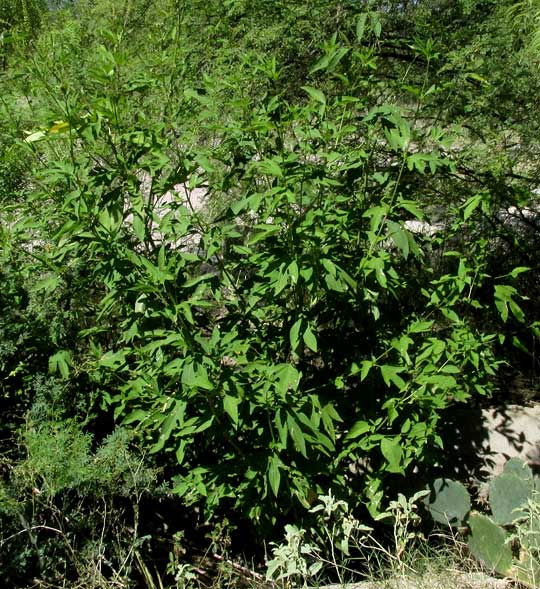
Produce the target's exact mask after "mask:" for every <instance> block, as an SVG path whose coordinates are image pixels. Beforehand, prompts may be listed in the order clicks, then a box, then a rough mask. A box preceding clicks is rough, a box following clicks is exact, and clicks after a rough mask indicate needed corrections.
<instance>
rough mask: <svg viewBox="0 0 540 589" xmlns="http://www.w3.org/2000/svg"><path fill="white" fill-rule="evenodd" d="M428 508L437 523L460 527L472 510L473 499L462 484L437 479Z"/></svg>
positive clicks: (428, 501) (428, 499)
mask: <svg viewBox="0 0 540 589" xmlns="http://www.w3.org/2000/svg"><path fill="white" fill-rule="evenodd" d="M426 507H427V509H428V510H429V512H430V513H431V517H432V518H433V519H434V520H435V521H436V522H438V523H441V524H450V525H458V526H459V525H462V523H463V522H464V520H465V518H466V516H467V514H468V513H469V511H470V510H471V499H470V497H469V493H468V491H467V489H466V488H465V487H464V486H463V485H462V484H461V483H458V482H457V481H452V480H450V479H436V480H435V482H434V483H433V492H432V493H431V495H430V496H429V497H428V498H427V500H426Z"/></svg>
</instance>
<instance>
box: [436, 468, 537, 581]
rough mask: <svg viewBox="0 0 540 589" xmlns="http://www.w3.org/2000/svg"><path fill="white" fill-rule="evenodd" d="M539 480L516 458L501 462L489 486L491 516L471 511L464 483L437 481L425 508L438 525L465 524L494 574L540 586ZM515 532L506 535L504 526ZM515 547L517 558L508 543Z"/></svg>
mask: <svg viewBox="0 0 540 589" xmlns="http://www.w3.org/2000/svg"><path fill="white" fill-rule="evenodd" d="M538 497H540V479H539V478H538V477H535V476H533V473H532V471H531V469H530V467H529V466H527V465H526V464H524V463H523V462H522V461H521V460H520V459H518V458H512V459H511V460H508V462H507V463H506V464H505V467H504V470H503V473H502V474H500V475H498V476H496V477H494V478H493V479H492V480H491V482H490V485H489V503H490V507H491V514H492V515H491V517H488V516H486V515H481V514H479V513H471V514H470V515H469V519H468V520H466V517H467V514H468V513H469V510H470V506H471V503H470V498H469V494H468V492H467V490H466V489H465V487H464V486H463V485H461V484H460V483H458V482H456V481H451V480H447V479H437V480H436V481H435V482H434V484H433V492H432V494H431V496H430V497H429V499H428V500H426V507H427V509H428V510H429V512H430V513H431V516H432V517H433V519H434V520H435V521H437V522H439V523H443V524H447V525H448V524H451V525H461V524H462V523H463V522H465V523H466V524H468V526H469V530H470V533H469V537H468V546H469V550H470V552H471V554H472V555H473V556H475V557H476V558H477V559H478V560H479V561H480V562H482V563H483V564H484V565H485V566H486V567H487V568H488V569H490V570H491V571H492V572H496V573H498V574H500V575H504V576H506V577H510V578H512V579H514V580H515V581H518V582H519V583H521V584H522V585H525V586H527V587H530V588H537V587H540V502H539V501H538ZM505 526H506V527H507V528H509V527H510V526H512V527H511V530H514V533H513V534H512V535H509V533H508V532H507V530H506V529H505ZM511 546H513V547H519V549H520V552H519V559H518V558H515V557H514V554H513V551H512V547H511Z"/></svg>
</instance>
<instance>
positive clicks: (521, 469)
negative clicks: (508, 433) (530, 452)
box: [503, 458, 533, 481]
mask: <svg viewBox="0 0 540 589" xmlns="http://www.w3.org/2000/svg"><path fill="white" fill-rule="evenodd" d="M503 473H504V474H513V475H515V476H517V477H519V478H520V479H523V480H525V481H530V480H532V478H533V472H532V470H531V467H530V466H529V465H528V464H526V463H525V462H523V460H521V458H510V459H509V460H507V461H506V463H505V465H504V469H503Z"/></svg>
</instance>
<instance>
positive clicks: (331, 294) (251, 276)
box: [28, 20, 497, 528]
mask: <svg viewBox="0 0 540 589" xmlns="http://www.w3.org/2000/svg"><path fill="white" fill-rule="evenodd" d="M377 22H378V21H376V20H373V23H374V24H373V23H372V26H373V27H374V28H375V29H376V28H377V24H376V23H377ZM376 33H377V31H376ZM115 38H116V37H115ZM345 56H347V60H346V59H345ZM94 59H95V63H94V64H93V66H92V67H91V68H90V69H89V72H90V73H89V80H90V81H91V83H92V84H93V85H94V90H93V93H94V94H90V95H89V96H87V97H86V100H88V101H89V104H88V105H86V106H85V110H86V114H85V115H81V114H80V110H79V109H80V108H81V105H78V104H74V105H73V109H74V110H71V111H69V112H66V113H62V116H63V117H64V118H65V122H64V123H55V125H53V126H52V127H49V128H48V129H45V130H44V131H40V132H39V134H37V135H35V136H32V137H31V138H29V139H28V141H30V144H31V145H32V148H33V149H36V150H38V151H43V152H44V153H49V152H50V151H51V150H53V148H54V149H55V150H57V151H58V152H59V153H62V150H63V152H64V153H65V154H66V156H67V155H68V154H69V157H66V158H65V159H62V158H60V159H56V161H55V163H49V165H48V167H46V168H44V169H43V172H42V187H43V188H42V192H39V193H37V194H36V198H39V199H40V201H47V202H49V203H50V207H49V218H50V219H51V225H52V226H53V227H54V228H55V229H56V232H55V233H54V232H53V233H52V235H51V236H50V237H49V238H48V239H50V244H51V245H50V247H49V251H48V255H47V259H48V265H49V267H51V268H54V269H55V273H56V275H57V276H58V277H62V278H63V279H64V280H65V279H66V278H65V277H66V276H70V277H71V288H74V289H76V290H78V291H81V290H86V291H90V292H91V293H92V296H91V297H88V299H87V301H86V303H87V309H86V313H87V315H88V317H89V320H88V323H87V325H88V327H87V329H85V330H84V333H85V335H86V336H88V337H89V338H90V340H89V341H90V348H89V352H88V353H86V355H85V357H84V359H83V360H82V362H81V364H80V366H79V368H78V369H79V370H82V371H84V372H87V374H88V376H89V378H90V379H92V380H93V381H94V382H95V383H96V384H97V386H98V387H99V388H100V390H101V391H102V392H101V395H102V400H103V403H104V404H106V405H108V406H113V407H114V410H115V416H116V417H117V418H118V419H120V420H122V422H123V423H124V424H125V425H129V424H136V427H137V431H138V432H139V434H140V435H141V437H142V438H143V439H144V440H145V441H146V443H149V444H150V447H151V448H152V451H153V452H154V453H158V452H159V453H161V454H162V455H164V456H165V457H166V458H167V459H170V460H171V461H172V462H173V463H176V465H175V466H173V472H174V479H175V481H176V483H175V491H176V493H178V494H179V495H180V496H182V497H183V498H184V499H185V500H186V501H188V502H191V501H198V500H200V499H204V500H205V505H206V509H207V511H208V512H209V513H212V512H213V511H215V510H216V509H218V508H219V509H224V508H226V509H228V508H230V507H231V506H232V507H234V508H235V509H238V510H239V511H240V512H241V513H242V514H243V515H244V516H246V517H248V518H250V519H251V520H253V521H254V522H256V523H257V525H258V526H260V527H261V528H262V527H264V526H265V525H269V524H273V523H275V521H276V518H277V515H278V514H282V515H283V514H286V513H288V512H291V511H292V510H298V509H299V508H300V507H301V506H306V505H309V503H310V500H311V499H310V498H311V497H313V496H315V495H316V494H318V493H319V492H320V491H321V489H322V488H323V486H324V485H326V484H328V483H329V482H330V481H332V485H333V487H334V490H335V492H336V493H339V494H340V495H342V496H344V497H348V498H349V500H350V501H351V502H353V503H355V504H358V503H359V502H360V501H365V502H366V503H367V504H368V505H369V508H370V510H371V512H372V513H373V514H376V513H378V510H379V509H380V506H381V502H382V500H383V496H384V491H385V488H386V487H387V485H388V484H389V482H390V481H391V480H392V478H393V477H396V476H400V475H403V474H405V473H406V472H408V471H409V470H410V469H411V468H413V467H414V466H417V465H419V464H421V463H422V461H423V460H424V459H426V457H427V456H428V454H429V453H428V449H429V448H432V447H433V446H434V445H437V444H440V440H439V437H438V433H437V422H438V418H439V417H438V416H439V414H440V412H441V411H442V410H443V409H444V408H445V407H447V406H448V405H449V404H451V403H455V402H463V401H466V400H467V399H468V398H469V397H470V395H471V394H473V393H475V394H476V393H478V392H480V393H486V392H487V391H488V390H489V387H488V384H487V380H488V378H489V377H491V376H493V374H494V371H495V369H496V367H497V362H496V360H495V358H494V356H493V355H492V352H491V345H492V342H493V341H494V337H495V336H494V335H493V334H490V333H483V332H482V331H481V330H479V329H478V328H477V327H476V326H475V324H474V322H472V321H470V319H469V315H468V313H470V312H471V311H474V312H477V311H478V310H479V309H481V308H482V303H480V302H479V301H478V300H477V299H476V298H475V293H476V291H477V289H479V288H480V287H481V286H482V284H483V282H484V281H485V280H486V279H487V274H486V273H485V270H484V263H483V256H482V255H480V256H479V255H478V253H479V251H480V253H481V246H480V245H479V246H478V249H477V250H475V251H474V252H473V251H466V250H461V251H443V252H442V255H443V256H444V258H445V259H446V260H447V262H446V264H445V265H444V266H441V267H440V268H443V271H442V272H440V271H439V272H437V269H434V268H432V267H431V264H430V261H429V256H428V248H427V240H426V238H425V237H424V238H422V237H417V236H416V237H415V235H414V234H413V232H411V231H410V230H409V229H408V225H407V223H411V222H413V223H414V222H419V223H423V222H424V220H425V218H426V212H425V211H424V209H423V203H422V201H421V199H418V198H417V194H416V189H417V187H418V186H422V185H423V184H428V183H429V181H430V180H429V179H430V178H431V177H434V178H436V177H437V174H445V173H447V172H448V173H449V172H451V170H452V166H453V164H452V162H451V161H450V160H449V159H448V158H446V157H445V156H444V155H442V153H441V149H442V144H443V143H444V141H445V140H446V139H445V138H444V134H443V135H442V136H441V132H440V131H437V130H436V129H431V128H426V127H425V125H424V124H420V123H419V122H418V121H417V120H416V118H415V114H414V112H411V111H410V109H408V108H405V107H402V106H399V105H398V104H397V103H394V102H384V103H379V102H378V100H377V99H376V93H375V96H372V95H371V94H369V83H367V84H366V82H365V81H364V80H362V79H359V78H354V80H355V81H352V82H350V83H349V82H347V81H346V79H347V74H348V73H349V72H351V71H356V70H357V69H360V70H361V69H362V68H363V67H364V54H363V52H362V50H359V49H357V48H356V47H355V46H354V45H353V46H350V47H349V46H342V45H340V44H339V43H338V42H337V40H336V38H334V39H333V40H332V41H331V42H330V43H329V44H328V45H327V46H326V47H325V54H324V55H323V56H322V57H321V59H320V60H319V62H318V63H317V64H316V66H315V67H314V68H313V71H314V72H316V78H319V77H322V76H327V77H328V79H333V76H338V75H339V76H341V77H340V78H339V77H338V80H341V83H342V84H343V87H342V88H340V89H339V88H337V86H336V89H334V90H332V84H330V85H329V87H328V89H326V90H323V89H321V88H319V87H317V86H318V83H317V82H316V81H315V78H314V81H313V85H305V86H303V89H302V93H303V94H302V98H301V100H300V101H299V102H298V103H290V102H288V101H287V100H286V99H285V98H284V97H283V96H282V95H281V94H280V93H279V92H278V93H276V92H275V91H274V90H273V88H274V84H275V80H277V79H279V78H280V76H281V75H282V74H281V73H280V70H279V67H278V66H277V64H276V62H275V61H272V60H269V61H268V60H267V61H264V60H262V61H261V62H260V63H261V64H262V65H261V66H259V67H258V68H257V72H258V75H259V76H261V77H262V79H260V80H259V82H258V83H259V85H266V88H267V91H266V93H265V95H264V96H263V97H262V98H261V99H260V100H259V101H258V102H257V103H255V104H253V103H251V102H249V101H248V100H244V99H241V98H238V97H236V96H234V97H233V98H232V99H230V100H228V99H227V95H226V94H224V93H223V92H222V90H223V88H224V87H226V82H225V83H224V84H222V83H220V82H219V81H218V80H215V79H213V80H212V79H210V78H207V80H206V83H207V88H205V89H204V91H196V90H194V89H192V88H187V89H186V91H185V93H184V97H183V99H182V109H185V112H190V113H191V116H193V117H195V119H194V120H195V121H196V124H197V128H198V129H200V130H201V131H200V137H201V138H202V139H201V142H200V143H199V144H198V145H197V146H195V147H187V146H185V145H182V142H181V140H179V139H178V138H177V137H176V136H175V132H174V128H172V129H168V128H167V127H165V126H164V125H162V124H161V123H152V121H150V120H145V119H144V118H139V121H138V122H137V123H136V124H135V125H134V126H133V124H132V122H133V119H131V118H130V117H131V116H132V113H133V105H134V104H138V103H139V100H140V98H142V97H139V96H138V95H135V94H133V93H131V92H130V90H129V88H130V85H131V83H132V82H131V80H130V78H129V76H128V74H127V73H125V72H126V69H125V68H126V64H125V59H124V56H123V55H122V53H121V51H120V50H117V49H114V48H110V49H109V48H106V47H104V46H103V47H102V49H100V51H98V52H97V54H96V55H95V57H94ZM156 83H158V82H157V81H156ZM338 90H339V91H338ZM366 91H367V94H366ZM93 95H95V97H94V98H93V97H92V96H93ZM218 97H219V98H220V100H221V104H223V105H224V106H223V112H225V113H227V114H226V116H225V117H224V120H223V121H222V122H219V121H218V117H216V111H215V110H214V109H213V108H212V106H211V105H212V103H213V101H214V100H216V101H217V99H218ZM223 101H225V102H223ZM124 113H125V114H126V117H124ZM128 123H129V124H128ZM59 125H60V126H62V125H64V127H63V129H64V130H65V131H66V132H65V133H58V132H57V131H58V130H59ZM209 137H212V141H211V143H208V144H205V143H204V138H207V139H208V138H209ZM179 185H181V188H178V186H179ZM413 186H414V188H413ZM196 190H199V195H200V191H203V192H204V193H205V198H206V199H207V200H208V202H210V203H211V205H210V211H211V213H210V212H209V211H206V212H203V211H201V210H200V207H197V206H195V204H194V200H193V199H194V198H195V195H196V192H195V191H196ZM38 194H39V196H38ZM167 195H168V196H167ZM469 208H470V207H469ZM469 208H466V209H465V212H466V213H467V214H465V215H464V214H462V212H460V210H459V209H457V210H456V211H455V212H454V214H455V215H456V221H455V223H454V225H453V231H454V232H455V233H456V234H457V233H459V232H462V231H463V229H464V227H465V226H466V225H467V223H468V220H469V217H470V214H469ZM433 247H434V248H437V247H438V246H437V242H436V241H433ZM75 269H76V271H75ZM62 354H63V353H62ZM61 357H62V358H63V357H64V356H55V358H56V360H55V362H56V364H55V366H56V365H57V366H58V369H60V370H62V368H61V364H59V363H58V362H57V360H59V359H60V358H61ZM66 358H67V357H66ZM64 362H65V364H66V366H65V367H64V369H63V370H64V371H65V372H66V374H67V373H68V372H69V366H68V362H67V360H66V359H65V360H64ZM354 463H356V464H358V465H363V467H362V468H361V474H356V475H353V474H352V473H351V472H350V470H349V466H350V465H351V464H354Z"/></svg>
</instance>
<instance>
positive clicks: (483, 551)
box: [468, 513, 513, 576]
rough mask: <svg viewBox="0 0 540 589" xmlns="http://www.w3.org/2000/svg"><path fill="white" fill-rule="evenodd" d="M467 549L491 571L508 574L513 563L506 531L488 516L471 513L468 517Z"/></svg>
mask: <svg viewBox="0 0 540 589" xmlns="http://www.w3.org/2000/svg"><path fill="white" fill-rule="evenodd" d="M469 526H470V528H471V535H470V536H469V542H468V545H469V550H470V551H471V553H472V554H473V556H475V557H476V558H477V559H478V560H480V561H481V562H483V563H484V564H485V565H486V567H487V568H488V569H490V570H491V571H492V572H497V573H499V574H500V575H504V576H509V575H510V571H511V569H512V565H513V559H512V550H511V549H510V547H509V546H508V544H506V540H507V537H508V536H507V533H506V531H505V530H504V529H503V528H501V527H500V526H498V525H497V524H496V523H495V522H493V521H492V520H491V519H490V518H489V517H487V516H485V515H481V514H479V513H473V514H472V515H471V517H470V518H469Z"/></svg>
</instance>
